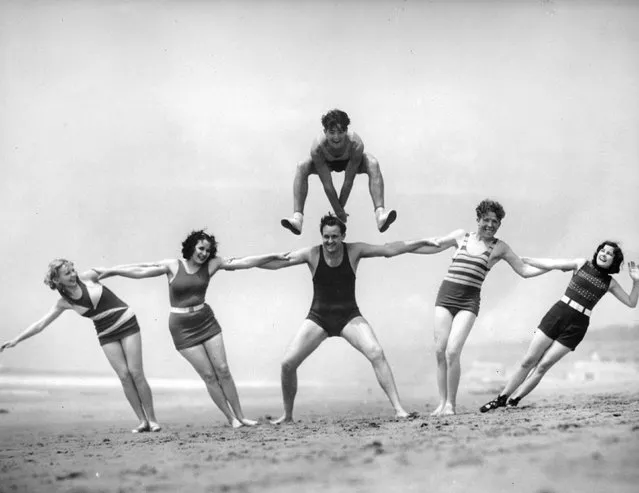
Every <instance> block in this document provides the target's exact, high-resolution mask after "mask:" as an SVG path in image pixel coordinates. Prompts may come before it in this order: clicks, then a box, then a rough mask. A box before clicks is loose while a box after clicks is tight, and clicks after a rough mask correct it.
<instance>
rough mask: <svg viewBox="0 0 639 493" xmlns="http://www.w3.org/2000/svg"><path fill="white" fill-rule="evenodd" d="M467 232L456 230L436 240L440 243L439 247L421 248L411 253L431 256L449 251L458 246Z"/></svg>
mask: <svg viewBox="0 0 639 493" xmlns="http://www.w3.org/2000/svg"><path fill="white" fill-rule="evenodd" d="M464 234H465V231H464V230H463V229H456V230H455V231H453V232H451V233H448V234H447V235H446V236H441V237H439V238H435V241H436V242H437V243H438V246H421V247H419V248H417V249H416V250H413V251H412V252H411V253H420V254H422V255H430V254H433V253H439V252H443V251H444V250H448V249H449V248H450V247H452V246H457V242H458V241H459V238H461V237H462V236H464Z"/></svg>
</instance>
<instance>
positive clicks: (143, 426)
mask: <svg viewBox="0 0 639 493" xmlns="http://www.w3.org/2000/svg"><path fill="white" fill-rule="evenodd" d="M149 430H150V428H149V423H148V422H146V421H142V422H141V423H140V424H139V425H138V426H137V427H136V428H133V429H132V430H131V433H145V432H147V431H149Z"/></svg>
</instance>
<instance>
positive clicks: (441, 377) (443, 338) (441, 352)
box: [430, 306, 453, 416]
mask: <svg viewBox="0 0 639 493" xmlns="http://www.w3.org/2000/svg"><path fill="white" fill-rule="evenodd" d="M452 325H453V315H452V314H451V313H450V312H449V311H448V310H447V309H446V308H444V307H442V306H436V307H435V330H434V339H435V360H436V363H437V390H438V392H439V403H438V405H437V407H436V408H435V410H434V411H433V412H432V413H431V414H430V415H431V416H439V415H440V414H441V412H442V411H443V410H444V406H446V401H447V400H448V366H447V364H446V346H447V345H448V337H449V336H450V329H451V327H452Z"/></svg>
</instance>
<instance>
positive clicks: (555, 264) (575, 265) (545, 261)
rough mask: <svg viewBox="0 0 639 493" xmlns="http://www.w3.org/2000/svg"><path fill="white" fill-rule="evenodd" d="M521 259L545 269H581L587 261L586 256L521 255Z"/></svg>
mask: <svg viewBox="0 0 639 493" xmlns="http://www.w3.org/2000/svg"><path fill="white" fill-rule="evenodd" d="M521 260H522V261H523V262H524V263H525V264H528V265H532V266H533V267H537V268H539V269H545V270H563V271H568V270H579V269H580V268H581V267H582V266H583V265H584V264H585V263H586V259H584V258H573V259H554V258H530V257H521Z"/></svg>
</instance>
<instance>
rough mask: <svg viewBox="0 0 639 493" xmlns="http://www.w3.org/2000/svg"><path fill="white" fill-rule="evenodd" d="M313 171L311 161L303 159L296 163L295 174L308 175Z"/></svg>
mask: <svg viewBox="0 0 639 493" xmlns="http://www.w3.org/2000/svg"><path fill="white" fill-rule="evenodd" d="M314 172H315V167H314V166H313V161H310V160H304V161H300V162H299V163H297V174H298V175H302V176H308V175H310V174H312V173H314Z"/></svg>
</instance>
